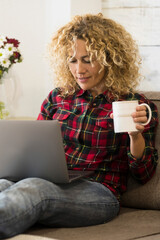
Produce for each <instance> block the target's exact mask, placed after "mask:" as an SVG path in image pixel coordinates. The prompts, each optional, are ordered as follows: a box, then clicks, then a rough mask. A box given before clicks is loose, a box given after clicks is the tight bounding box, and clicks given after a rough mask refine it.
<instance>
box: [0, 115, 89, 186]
mask: <svg viewBox="0 0 160 240" xmlns="http://www.w3.org/2000/svg"><path fill="white" fill-rule="evenodd" d="M92 173H93V172H91V171H80V172H79V171H73V170H71V171H70V172H69V171H68V169H67V162H66V158H65V152H64V148H63V140H62V135H61V127H60V123H59V122H58V120H41V121H36V120H29V121H26V120H0V178H5V179H9V180H11V181H15V182H16V181H19V180H21V179H24V178H29V177H38V178H43V179H46V180H48V181H51V182H54V183H69V182H71V181H73V180H76V179H79V178H81V177H84V176H86V175H89V174H92Z"/></svg>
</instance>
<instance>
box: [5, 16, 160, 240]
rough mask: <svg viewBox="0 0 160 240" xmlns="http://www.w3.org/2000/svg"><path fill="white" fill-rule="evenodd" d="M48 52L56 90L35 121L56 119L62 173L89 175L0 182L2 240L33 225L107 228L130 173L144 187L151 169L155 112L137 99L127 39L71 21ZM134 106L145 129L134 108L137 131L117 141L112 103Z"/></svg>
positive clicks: (93, 21) (104, 24)
mask: <svg viewBox="0 0 160 240" xmlns="http://www.w3.org/2000/svg"><path fill="white" fill-rule="evenodd" d="M49 51H50V57H51V63H52V68H53V69H54V73H55V76H56V83H55V84H56V86H57V88H55V89H54V90H52V91H51V92H50V93H49V95H48V97H47V98H46V99H45V100H44V102H43V104H42V106H41V112H40V114H39V116H38V120H52V119H58V120H59V122H60V124H61V130H62V136H63V140H64V149H65V153H66V160H67V164H68V168H69V169H72V170H74V171H76V170H83V171H94V174H92V175H91V176H89V177H86V178H85V179H81V180H77V181H75V182H74V183H69V184H61V185H59V184H54V183H51V182H48V181H46V180H43V179H38V178H31V179H24V180H21V181H19V182H17V183H16V184H15V183H13V182H9V181H7V180H1V185H0V186H1V191H2V192H1V193H0V212H1V223H0V237H1V238H4V237H10V236H13V235H16V234H18V233H22V232H24V231H25V230H26V229H28V228H29V227H30V226H32V225H33V224H34V223H36V222H39V223H41V224H44V225H47V226H51V227H57V226H58V227H77V226H78V227H79V226H88V225H94V224H101V223H105V222H107V221H110V220H111V219H113V218H114V217H116V216H117V214H118V213H119V210H120V198H121V195H122V193H123V192H125V191H126V183H127V175H128V172H129V171H130V172H131V174H132V175H133V176H135V178H136V179H137V180H139V181H140V182H142V183H145V182H147V181H148V180H149V179H150V178H151V177H152V176H153V174H154V172H155V169H156V164H157V151H156V149H155V148H154V137H155V129H156V126H157V109H156V106H155V105H154V104H153V103H152V102H150V101H149V100H147V99H146V98H145V96H143V95H140V94H138V93H135V88H136V86H137V84H138V82H139V80H140V77H141V76H140V74H139V65H140V58H139V55H138V49H137V46H136V44H135V42H134V41H133V39H132V37H131V36H130V34H129V33H127V32H126V31H125V29H124V28H123V27H122V26H120V25H119V24H117V23H116V22H114V21H112V20H110V19H105V18H104V17H103V16H102V15H101V14H99V15H84V16H76V17H75V18H74V19H73V20H72V21H71V22H70V23H68V24H66V25H65V26H64V27H62V28H60V29H59V31H58V32H57V33H56V34H55V35H54V37H53V38H52V42H51V44H50V46H49ZM134 99H136V100H139V102H140V103H142V102H145V103H147V104H149V105H150V107H151V109H152V119H151V121H150V123H149V124H148V125H147V126H145V127H144V126H143V125H141V123H144V122H146V121H147V112H146V108H145V107H144V106H138V107H137V109H136V112H134V113H133V114H132V117H133V120H134V121H135V123H136V128H137V130H138V131H137V132H129V133H121V134H115V133H114V129H113V119H112V118H113V114H112V102H113V101H115V100H116V101H121V100H134ZM4 190H5V191H4ZM2 200H3V201H2Z"/></svg>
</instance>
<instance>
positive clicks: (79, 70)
mask: <svg viewBox="0 0 160 240" xmlns="http://www.w3.org/2000/svg"><path fill="white" fill-rule="evenodd" d="M84 72H85V67H84V64H83V63H82V62H81V61H79V62H77V73H79V74H80V73H84Z"/></svg>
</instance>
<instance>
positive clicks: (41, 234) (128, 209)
mask: <svg viewBox="0 0 160 240" xmlns="http://www.w3.org/2000/svg"><path fill="white" fill-rule="evenodd" d="M144 94H145V95H146V97H148V98H149V99H151V100H152V101H153V102H154V103H155V104H156V105H157V107H158V111H159V112H160V92H146V93H144ZM159 118H160V117H159ZM156 148H157V149H158V151H159V153H160V126H159V127H158V131H157V137H156ZM159 161H160V160H159ZM159 209H160V164H158V167H157V171H156V174H155V175H154V177H153V178H152V179H151V180H150V181H149V182H148V183H146V184H145V185H140V184H138V183H137V182H135V181H134V180H133V179H132V178H129V181H128V191H127V192H126V193H125V194H124V195H123V197H122V208H121V211H120V214H119V216H118V217H117V218H115V219H114V220H112V221H111V222H109V223H106V224H101V225H97V226H91V227H81V228H45V227H42V226H34V227H33V228H31V229H30V230H28V231H27V232H26V233H25V234H21V235H19V236H16V237H14V238H11V239H13V240H48V239H55V240H57V239H58V240H71V239H73V240H135V239H139V240H160V211H159Z"/></svg>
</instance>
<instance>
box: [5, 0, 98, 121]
mask: <svg viewBox="0 0 160 240" xmlns="http://www.w3.org/2000/svg"><path fill="white" fill-rule="evenodd" d="M100 11H101V0H87V1H86V0H0V12H1V13H0V34H2V35H5V36H8V37H10V38H16V39H18V40H19V41H20V42H21V44H20V49H21V52H22V55H23V58H24V60H23V62H22V63H19V64H16V65H14V66H13V68H12V70H11V71H10V73H9V75H11V77H13V79H14V84H15V86H16V88H15V90H14V86H13V82H11V81H8V85H9V87H8V94H10V93H11V94H12V92H13V93H14V96H13V98H10V103H11V102H12V103H11V105H12V109H11V110H12V111H11V114H12V115H13V116H14V117H17V116H28V117H37V115H38V113H39V110H40V105H41V103H42V101H43V99H44V98H45V97H46V96H47V94H48V92H49V91H50V90H51V89H52V88H53V87H54V83H53V79H52V75H50V71H49V68H48V62H47V61H46V57H45V54H46V44H47V43H48V42H49V41H50V38H51V36H52V33H53V32H54V31H55V30H57V29H58V28H59V27H60V26H62V25H64V24H65V23H67V22H68V21H69V20H70V19H71V17H72V16H74V15H75V14H82V13H87V12H91V13H98V12H100Z"/></svg>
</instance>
